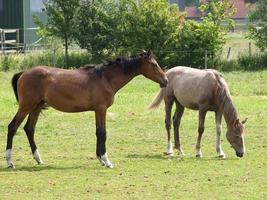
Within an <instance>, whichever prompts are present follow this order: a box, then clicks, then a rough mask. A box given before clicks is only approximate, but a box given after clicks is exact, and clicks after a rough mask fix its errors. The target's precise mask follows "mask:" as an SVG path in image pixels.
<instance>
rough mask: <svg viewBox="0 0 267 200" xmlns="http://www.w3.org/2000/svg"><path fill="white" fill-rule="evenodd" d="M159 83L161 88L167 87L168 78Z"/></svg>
mask: <svg viewBox="0 0 267 200" xmlns="http://www.w3.org/2000/svg"><path fill="white" fill-rule="evenodd" d="M159 85H160V87H161V88H163V87H166V86H167V85H168V79H167V78H166V79H163V81H162V82H161V83H160V84H159Z"/></svg>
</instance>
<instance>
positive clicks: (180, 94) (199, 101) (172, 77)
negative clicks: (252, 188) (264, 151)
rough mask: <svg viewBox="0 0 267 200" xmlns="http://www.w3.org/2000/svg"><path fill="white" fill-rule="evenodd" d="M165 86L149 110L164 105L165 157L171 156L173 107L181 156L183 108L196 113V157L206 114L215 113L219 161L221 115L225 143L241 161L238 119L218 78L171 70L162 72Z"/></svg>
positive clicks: (208, 72)
mask: <svg viewBox="0 0 267 200" xmlns="http://www.w3.org/2000/svg"><path fill="white" fill-rule="evenodd" d="M166 75H167V77H168V80H169V84H168V86H167V87H166V88H162V89H161V90H160V92H159V93H158V95H157V96H156V98H155V99H154V100H153V102H152V103H151V104H150V106H149V109H154V108H156V107H158V106H159V105H160V102H161V101H162V100H163V99H164V102H165V112H166V113H165V114H166V115H165V126H166V130H167V135H168V143H167V154H172V153H173V149H172V143H171V139H170V129H171V110H172V106H173V103H175V105H176V110H175V113H174V116H173V127H174V142H175V148H176V149H178V151H179V152H180V153H181V154H182V155H183V154H184V153H183V150H182V148H181V145H180V138H179V127H180V122H181V118H182V115H183V112H184V107H186V108H189V109H193V110H198V111H199V125H198V138H197V144H196V157H202V152H201V149H200V142H201V137H202V134H203V132H204V122H205V116H206V113H207V111H214V112H215V119H216V132H217V137H216V151H217V153H218V156H219V157H221V158H224V157H225V154H224V152H223V150H222V147H221V140H220V135H221V119H222V115H223V116H224V119H225V121H226V124H227V133H226V137H227V140H228V141H229V142H230V144H231V146H232V147H233V148H234V149H235V151H236V155H237V156H238V157H242V156H243V154H244V153H245V145H244V134H243V130H244V128H243V124H244V123H245V122H246V120H245V121H243V122H240V121H239V119H238V115H237V111H236V109H235V107H234V105H233V103H232V100H231V96H230V92H229V89H228V86H227V84H226V82H225V80H224V79H223V77H222V75H221V74H220V73H219V72H217V71H216V70H199V69H193V68H188V67H174V68H172V69H170V70H168V71H167V72H166Z"/></svg>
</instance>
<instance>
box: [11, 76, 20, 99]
mask: <svg viewBox="0 0 267 200" xmlns="http://www.w3.org/2000/svg"><path fill="white" fill-rule="evenodd" d="M22 73H23V71H22V72H19V73H17V74H14V76H13V78H12V81H11V84H12V87H13V90H14V93H15V96H16V99H17V101H19V97H18V80H19V77H20V76H21V75H22Z"/></svg>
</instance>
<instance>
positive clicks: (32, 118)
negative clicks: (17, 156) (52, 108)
mask: <svg viewBox="0 0 267 200" xmlns="http://www.w3.org/2000/svg"><path fill="white" fill-rule="evenodd" d="M41 109H42V105H38V106H37V107H36V108H35V109H34V110H33V111H32V112H31V113H30V114H29V116H28V119H27V122H26V124H25V126H24V130H25V132H26V135H27V138H28V140H29V143H30V146H31V150H32V154H33V158H34V159H35V160H36V162H37V163H38V164H43V161H42V159H41V157H40V154H39V151H38V149H37V146H36V144H35V141H34V131H35V126H36V123H37V120H38V117H39V115H40V112H41Z"/></svg>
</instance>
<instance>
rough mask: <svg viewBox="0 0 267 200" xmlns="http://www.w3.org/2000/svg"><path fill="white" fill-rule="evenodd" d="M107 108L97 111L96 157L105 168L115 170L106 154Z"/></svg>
mask: <svg viewBox="0 0 267 200" xmlns="http://www.w3.org/2000/svg"><path fill="white" fill-rule="evenodd" d="M106 112H107V110H106V108H101V109H98V110H96V111H95V117H96V138H97V141H96V156H97V158H98V160H99V161H100V163H101V164H102V165H103V166H106V167H108V168H113V164H112V163H111V162H110V161H109V159H108V155H107V153H106Z"/></svg>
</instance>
